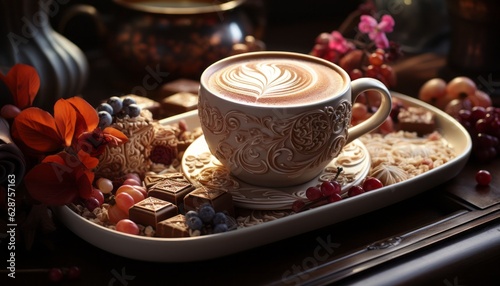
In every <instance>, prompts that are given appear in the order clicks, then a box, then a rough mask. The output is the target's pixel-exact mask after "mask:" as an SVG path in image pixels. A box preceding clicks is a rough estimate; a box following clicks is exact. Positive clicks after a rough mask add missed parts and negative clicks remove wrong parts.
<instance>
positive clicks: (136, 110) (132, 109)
mask: <svg viewBox="0 0 500 286" xmlns="http://www.w3.org/2000/svg"><path fill="white" fill-rule="evenodd" d="M125 112H126V113H127V114H128V116H130V117H137V116H139V114H141V108H140V107H139V105H137V104H135V103H132V104H130V105H129V106H126V107H125Z"/></svg>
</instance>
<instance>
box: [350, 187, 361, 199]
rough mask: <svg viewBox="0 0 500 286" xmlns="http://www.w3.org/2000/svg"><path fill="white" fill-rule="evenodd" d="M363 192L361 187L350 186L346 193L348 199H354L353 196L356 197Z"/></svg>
mask: <svg viewBox="0 0 500 286" xmlns="http://www.w3.org/2000/svg"><path fill="white" fill-rule="evenodd" d="M364 192H365V190H363V188H362V187H361V186H352V187H351V188H349V190H348V191H347V195H348V196H349V197H354V196H357V195H361V194H362V193H364Z"/></svg>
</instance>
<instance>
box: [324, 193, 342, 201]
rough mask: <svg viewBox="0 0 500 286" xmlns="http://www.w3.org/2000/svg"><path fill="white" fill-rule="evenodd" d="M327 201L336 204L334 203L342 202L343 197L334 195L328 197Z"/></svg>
mask: <svg viewBox="0 0 500 286" xmlns="http://www.w3.org/2000/svg"><path fill="white" fill-rule="evenodd" d="M326 200H327V201H328V202H329V203H334V202H338V201H340V200H342V197H341V196H340V194H333V195H330V196H328V197H327V198H326Z"/></svg>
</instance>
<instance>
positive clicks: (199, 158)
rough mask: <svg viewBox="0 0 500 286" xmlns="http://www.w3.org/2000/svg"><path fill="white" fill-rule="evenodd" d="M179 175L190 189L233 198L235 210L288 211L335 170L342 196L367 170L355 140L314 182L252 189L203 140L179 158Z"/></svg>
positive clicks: (362, 150)
mask: <svg viewBox="0 0 500 286" xmlns="http://www.w3.org/2000/svg"><path fill="white" fill-rule="evenodd" d="M181 164H182V171H183V172H184V175H185V176H186V177H187V178H188V179H189V180H190V181H191V183H192V184H194V185H200V184H201V185H204V186H207V187H215V188H222V189H225V190H227V191H229V192H230V193H231V194H232V195H233V202H234V204H235V206H237V207H242V208H248V209H256V210H285V209H290V208H291V206H292V204H293V202H294V201H295V200H297V199H303V200H307V198H306V195H305V192H306V189H307V188H308V187H311V186H316V185H319V184H321V182H324V181H327V180H331V179H333V178H334V177H335V175H336V173H337V167H342V168H343V170H342V172H341V174H340V175H339V177H338V178H337V180H338V181H339V182H340V183H341V185H342V192H343V196H345V193H346V192H347V190H348V189H349V188H350V187H351V186H353V185H357V184H359V183H360V182H361V181H362V180H363V179H364V178H365V177H366V175H367V174H368V171H369V170H370V165H371V161H370V156H369V154H368V150H367V149H366V147H365V146H364V144H363V143H361V141H359V140H354V141H353V142H351V143H350V144H348V145H346V146H345V147H344V148H343V150H342V152H341V153H340V154H339V156H337V158H335V159H333V160H332V162H331V163H330V164H328V166H327V167H326V168H325V169H324V171H323V172H322V173H321V174H320V175H319V176H317V177H316V178H315V179H313V180H311V181H309V182H307V183H305V184H301V185H297V186H292V187H286V188H275V187H262V186H255V185H251V184H248V183H246V182H243V181H241V180H238V179H237V178H236V177H234V176H232V175H231V174H230V173H229V170H228V169H226V168H225V167H224V166H222V164H221V163H220V162H219V160H217V158H215V157H214V156H212V155H211V153H210V150H209V149H208V146H207V144H206V142H205V137H203V136H201V137H200V138H198V139H196V140H195V141H194V142H193V143H192V144H191V145H190V146H189V147H188V148H187V150H186V152H185V153H184V156H183V157H182V163H181Z"/></svg>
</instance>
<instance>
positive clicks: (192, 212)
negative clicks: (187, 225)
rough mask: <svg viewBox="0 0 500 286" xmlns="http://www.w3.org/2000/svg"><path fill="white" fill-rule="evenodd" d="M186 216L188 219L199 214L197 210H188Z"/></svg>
mask: <svg viewBox="0 0 500 286" xmlns="http://www.w3.org/2000/svg"><path fill="white" fill-rule="evenodd" d="M184 216H185V217H186V219H188V218H190V217H193V216H198V213H197V212H196V211H188V212H187V213H186V214H185V215H184Z"/></svg>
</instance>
